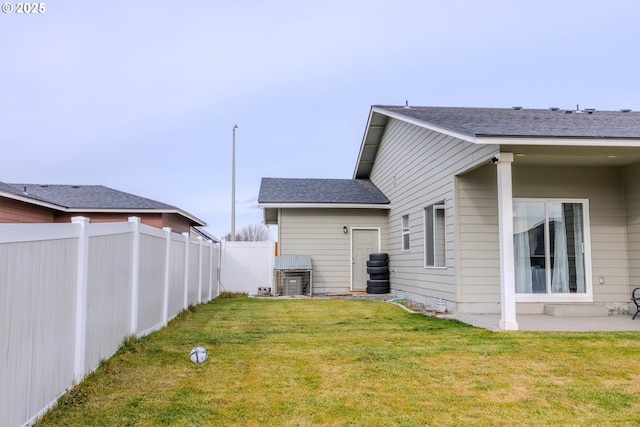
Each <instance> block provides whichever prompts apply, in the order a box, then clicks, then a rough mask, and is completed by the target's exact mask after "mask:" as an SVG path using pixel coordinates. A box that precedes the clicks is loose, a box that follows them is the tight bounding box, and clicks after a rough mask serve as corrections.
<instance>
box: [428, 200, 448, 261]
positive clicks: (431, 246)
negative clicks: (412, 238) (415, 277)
mask: <svg viewBox="0 0 640 427" xmlns="http://www.w3.org/2000/svg"><path fill="white" fill-rule="evenodd" d="M424 265H425V267H446V266H447V252H446V247H445V210H444V202H440V203H436V204H433V205H431V206H427V207H426V208H424Z"/></svg>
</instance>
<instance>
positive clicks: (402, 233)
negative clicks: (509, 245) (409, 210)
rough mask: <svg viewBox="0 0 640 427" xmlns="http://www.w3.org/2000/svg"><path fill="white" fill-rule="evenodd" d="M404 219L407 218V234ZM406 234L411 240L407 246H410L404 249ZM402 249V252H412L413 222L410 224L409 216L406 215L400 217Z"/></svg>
mask: <svg viewBox="0 0 640 427" xmlns="http://www.w3.org/2000/svg"><path fill="white" fill-rule="evenodd" d="M404 217H407V231H406V233H405V231H404ZM405 234H406V235H407V236H409V239H408V241H407V245H408V246H409V247H408V248H405V247H404V236H405ZM400 248H401V249H402V252H409V251H410V250H411V222H410V218H409V214H405V215H402V216H401V217H400Z"/></svg>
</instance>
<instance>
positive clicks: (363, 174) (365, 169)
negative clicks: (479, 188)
mask: <svg viewBox="0 0 640 427" xmlns="http://www.w3.org/2000/svg"><path fill="white" fill-rule="evenodd" d="M376 114H380V115H383V116H386V117H389V118H393V119H396V120H401V121H403V122H406V123H410V124H412V125H415V126H419V127H421V128H424V129H429V130H432V131H435V132H439V133H442V134H445V135H449V136H451V137H454V138H458V139H461V140H463V141H467V142H470V143H472V144H477V143H478V140H477V138H476V137H475V135H468V134H465V133H461V132H457V131H454V130H451V129H447V128H444V127H441V126H436V125H434V124H432V123H428V122H424V121H422V120H418V119H414V118H412V117H408V116H405V115H404V114H399V113H395V112H393V111H389V110H386V109H384V108H381V107H376V106H372V107H371V111H370V112H369V118H368V120H367V126H366V128H365V132H364V137H363V138H362V144H361V145H360V152H359V154H358V160H357V162H356V168H355V170H354V172H353V178H354V179H358V178H368V177H369V174H370V173H371V168H372V167H373V163H374V161H375V156H374V158H373V159H372V160H363V153H364V151H365V147H367V146H368V147H373V148H372V149H373V151H374V152H376V153H377V148H378V147H379V146H380V142H381V141H382V135H383V134H384V129H385V128H386V124H385V125H384V126H379V125H375V126H374V125H372V122H373V118H374V117H375V115H376ZM373 128H377V129H380V130H381V131H380V132H376V133H373V132H371V130H372V129H373ZM372 133H373V136H372Z"/></svg>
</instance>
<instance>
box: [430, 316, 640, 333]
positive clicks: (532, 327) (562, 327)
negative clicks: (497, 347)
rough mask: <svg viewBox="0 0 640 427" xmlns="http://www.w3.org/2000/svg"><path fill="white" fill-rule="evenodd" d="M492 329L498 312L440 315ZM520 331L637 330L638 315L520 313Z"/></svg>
mask: <svg viewBox="0 0 640 427" xmlns="http://www.w3.org/2000/svg"><path fill="white" fill-rule="evenodd" d="M441 317H443V318H446V319H455V320H459V321H460V322H463V323H467V324H469V325H473V326H477V327H479V328H485V329H489V330H492V331H501V329H500V315H499V314H468V315H465V314H451V315H444V316H441ZM516 321H517V322H518V330H520V331H574V332H594V331H609V332H611V331H639V332H640V317H638V318H637V319H636V320H631V315H614V316H607V317H600V316H598V317H561V316H547V315H544V314H521V315H517V316H516Z"/></svg>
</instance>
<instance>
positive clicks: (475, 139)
mask: <svg viewBox="0 0 640 427" xmlns="http://www.w3.org/2000/svg"><path fill="white" fill-rule="evenodd" d="M390 118H394V119H398V120H402V121H405V122H408V123H412V124H415V125H416V126H419V127H422V128H425V129H429V130H433V131H436V132H440V133H442V134H445V135H449V136H452V137H456V138H460V139H462V140H465V141H468V142H471V143H474V144H529V145H581V146H596V145H601V146H618V147H638V146H640V112H635V111H630V110H620V111H597V110H594V109H585V110H566V109H555V108H554V109H546V110H545V109H527V108H520V107H514V108H466V107H414V106H411V107H407V106H387V105H374V106H372V107H371V112H370V114H369V120H368V123H367V128H366V130H365V135H364V138H363V141H362V145H361V147H360V154H359V156H358V161H357V164H356V170H355V172H354V177H355V178H368V176H369V173H370V172H371V168H372V166H373V162H374V160H375V157H376V155H377V152H378V147H379V145H380V142H381V140H382V136H383V134H384V131H385V129H386V125H387V122H388V121H389V119H390Z"/></svg>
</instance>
